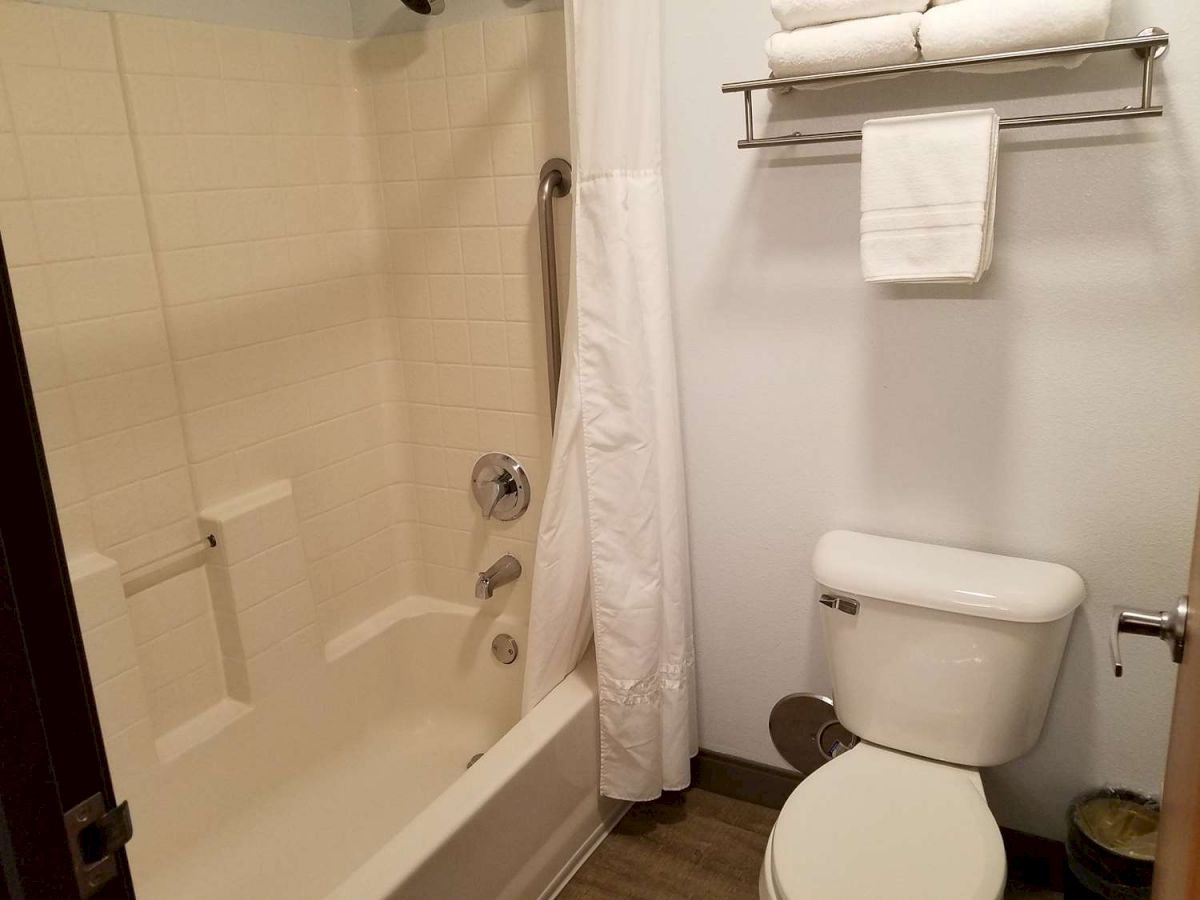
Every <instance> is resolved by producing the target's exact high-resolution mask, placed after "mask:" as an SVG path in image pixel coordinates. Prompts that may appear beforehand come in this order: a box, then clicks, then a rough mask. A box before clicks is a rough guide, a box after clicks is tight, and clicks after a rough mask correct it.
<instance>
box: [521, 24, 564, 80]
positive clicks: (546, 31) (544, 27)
mask: <svg viewBox="0 0 1200 900" xmlns="http://www.w3.org/2000/svg"><path fill="white" fill-rule="evenodd" d="M524 19H525V36H526V44H527V47H528V51H529V65H530V66H537V67H540V68H549V69H563V68H565V67H566V64H567V41H566V25H565V22H564V17H563V13H562V11H561V10H552V11H550V12H541V13H533V14H532V15H528V16H525V17H524Z"/></svg>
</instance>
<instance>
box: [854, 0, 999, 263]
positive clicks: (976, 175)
mask: <svg viewBox="0 0 1200 900" xmlns="http://www.w3.org/2000/svg"><path fill="white" fill-rule="evenodd" d="M963 2H967V0H963ZM999 124H1000V119H999V117H998V116H997V115H996V111H995V110H994V109H979V110H961V111H958V112H948V113H933V114H931V115H924V116H903V117H901V118H895V119H872V120H871V121H869V122H867V123H866V124H865V125H864V126H863V142H862V225H861V229H862V231H861V238H860V248H861V252H862V271H863V278H864V279H865V280H866V281H868V282H897V281H898V282H911V281H940V282H976V281H978V280H979V279H980V277H981V276H982V275H983V273H984V272H986V271H987V268H988V266H989V265H991V262H992V222H993V218H994V214H995V198H996V144H997V135H998V133H999Z"/></svg>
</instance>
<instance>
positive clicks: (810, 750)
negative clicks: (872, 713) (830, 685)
mask: <svg viewBox="0 0 1200 900" xmlns="http://www.w3.org/2000/svg"><path fill="white" fill-rule="evenodd" d="M768 728H769V729H770V732H771V741H772V742H773V743H774V744H775V749H776V750H778V751H779V755H780V756H782V757H783V758H784V759H786V760H787V761H788V763H789V764H790V765H791V766H792V768H794V769H795V770H796V771H798V772H801V773H802V774H804V775H811V774H812V773H813V772H815V771H816V770H817V769H819V768H820V767H821V766H823V765H825V763H827V762H829V760H831V759H833V758H834V757H835V756H837V755H838V754H839V753H844V752H845V751H847V750H849V749H850V748H851V747H853V746H854V745H855V744H857V743H858V738H857V737H855V736H854V735H853V734H851V733H850V731H849V730H848V729H847V728H846V726H844V725H843V724H842V723H841V722H839V721H838V719H837V714H836V713H835V712H834V710H833V701H832V700H830V699H829V698H828V697H822V696H821V695H820V694H788V695H787V696H786V697H784V698H783V699H782V700H780V701H779V702H778V703H776V704H775V706H774V708H772V710H771V718H770V720H769V723H768Z"/></svg>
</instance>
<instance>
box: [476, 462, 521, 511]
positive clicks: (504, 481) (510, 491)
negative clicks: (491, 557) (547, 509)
mask: <svg viewBox="0 0 1200 900" xmlns="http://www.w3.org/2000/svg"><path fill="white" fill-rule="evenodd" d="M471 493H472V494H473V495H474V497H475V502H476V503H478V504H479V509H480V510H481V511H482V513H483V517H484V518H485V519H498V520H499V521H501V522H511V521H512V520H513V519H518V518H520V517H521V515H522V514H523V513H524V512H525V510H527V509H528V508H529V499H530V489H529V476H527V475H526V474H525V469H524V468H523V467H522V466H521V464H520V463H519V462H517V461H516V460H515V459H513V458H512V457H511V456H509V455H508V454H507V453H485V454H484V455H483V456H481V457H479V459H478V460H476V461H475V468H474V469H472V470H471Z"/></svg>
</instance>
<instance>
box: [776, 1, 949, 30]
mask: <svg viewBox="0 0 1200 900" xmlns="http://www.w3.org/2000/svg"><path fill="white" fill-rule="evenodd" d="M942 2H945V0H942ZM928 5H929V0H771V14H772V15H774V16H775V19H776V21H778V22H779V24H780V25H781V26H782V27H783V28H784V29H785V30H787V31H791V30H792V29H793V28H807V27H808V26H809V25H828V24H829V23H830V22H843V21H845V20H847V19H869V18H873V17H875V16H890V15H894V14H896V13H906V12H923V11H924V10H925V7H927V6H928Z"/></svg>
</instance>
